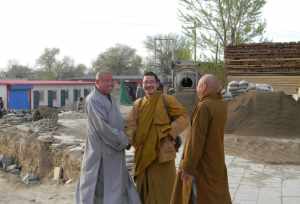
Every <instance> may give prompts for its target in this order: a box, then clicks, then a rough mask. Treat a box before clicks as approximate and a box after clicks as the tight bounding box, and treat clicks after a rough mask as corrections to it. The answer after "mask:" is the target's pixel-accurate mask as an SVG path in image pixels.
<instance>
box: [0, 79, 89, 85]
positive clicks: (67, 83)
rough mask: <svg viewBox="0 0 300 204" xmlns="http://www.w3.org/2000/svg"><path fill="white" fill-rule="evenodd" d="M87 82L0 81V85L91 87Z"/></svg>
mask: <svg viewBox="0 0 300 204" xmlns="http://www.w3.org/2000/svg"><path fill="white" fill-rule="evenodd" d="M91 84H94V82H89V81H60V80H57V81H55V80H0V85H91Z"/></svg>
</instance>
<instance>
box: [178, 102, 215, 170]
mask: <svg viewBox="0 0 300 204" xmlns="http://www.w3.org/2000/svg"><path fill="white" fill-rule="evenodd" d="M210 121H211V114H210V112H209V109H208V107H207V106H206V105H205V104H201V105H200V107H199V109H198V112H197V113H196V115H195V118H194V119H193V124H192V129H191V131H192V133H191V138H190V140H189V143H188V144H187V148H188V149H187V151H186V152H185V155H184V158H183V161H182V162H181V168H182V169H183V170H184V171H185V172H186V173H188V174H191V175H195V171H196V168H197V166H198V164H199V162H200V159H201V157H202V155H203V152H204V149H205V142H206V140H207V135H208V128H209V123H210Z"/></svg>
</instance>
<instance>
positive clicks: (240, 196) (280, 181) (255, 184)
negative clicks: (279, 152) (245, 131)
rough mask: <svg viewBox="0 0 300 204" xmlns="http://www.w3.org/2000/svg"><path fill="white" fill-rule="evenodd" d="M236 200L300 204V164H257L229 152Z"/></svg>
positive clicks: (238, 203)
mask: <svg viewBox="0 0 300 204" xmlns="http://www.w3.org/2000/svg"><path fill="white" fill-rule="evenodd" d="M226 163H227V168H228V175H229V187H230V192H231V196H232V200H233V203H234V204H300V166H291V165H269V164H257V163H253V162H252V161H248V160H244V159H241V158H238V157H233V156H226Z"/></svg>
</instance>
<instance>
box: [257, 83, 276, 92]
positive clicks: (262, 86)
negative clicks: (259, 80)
mask: <svg viewBox="0 0 300 204" xmlns="http://www.w3.org/2000/svg"><path fill="white" fill-rule="evenodd" d="M256 91H259V92H273V88H272V86H271V85H270V84H256Z"/></svg>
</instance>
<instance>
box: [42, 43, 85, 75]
mask: <svg viewBox="0 0 300 204" xmlns="http://www.w3.org/2000/svg"><path fill="white" fill-rule="evenodd" d="M59 53H60V50H59V49H58V48H46V49H45V50H44V53H43V54H42V55H41V56H40V57H39V58H38V60H37V65H38V67H39V68H40V69H39V70H38V71H37V73H38V78H39V79H48V80H63V79H64V80H65V79H72V78H80V77H83V76H84V74H85V71H86V69H87V68H86V66H85V65H84V64H79V65H75V62H74V59H72V58H71V57H68V56H64V57H63V58H62V59H61V60H60V59H58V56H59Z"/></svg>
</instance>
